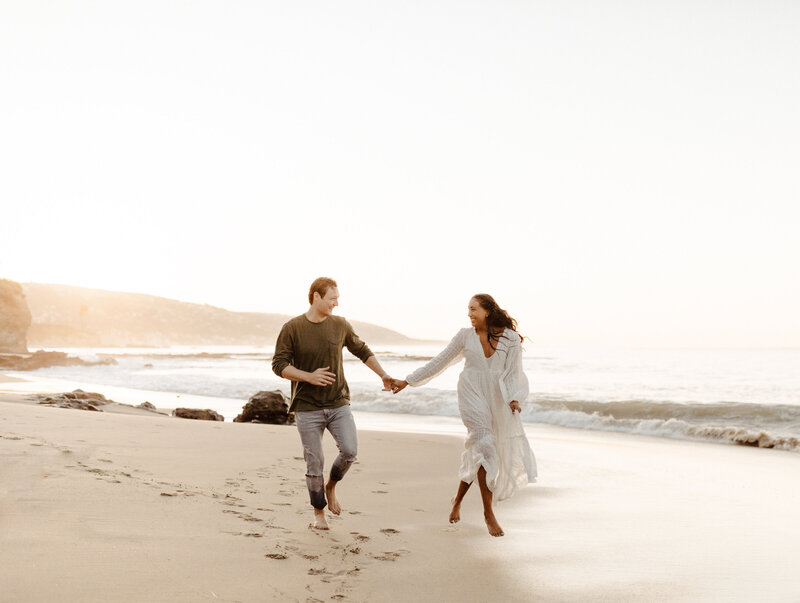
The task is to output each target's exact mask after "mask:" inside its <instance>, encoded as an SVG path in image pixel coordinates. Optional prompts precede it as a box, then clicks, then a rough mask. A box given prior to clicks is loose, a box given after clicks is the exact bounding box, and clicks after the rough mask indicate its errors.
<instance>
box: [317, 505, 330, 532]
mask: <svg viewBox="0 0 800 603" xmlns="http://www.w3.org/2000/svg"><path fill="white" fill-rule="evenodd" d="M314 529H315V530H330V528H329V527H328V520H327V519H325V509H314Z"/></svg>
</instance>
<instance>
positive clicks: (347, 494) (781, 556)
mask: <svg viewBox="0 0 800 603" xmlns="http://www.w3.org/2000/svg"><path fill="white" fill-rule="evenodd" d="M0 379H2V378H0ZM18 385H19V383H18V382H10V381H3V382H2V386H0V390H3V391H2V392H0V453H2V455H3V458H4V459H5V462H4V465H3V469H2V481H1V482H0V483H2V488H3V496H2V501H3V502H2V508H1V509H0V511H1V513H0V522H2V525H0V528H1V529H0V534H2V535H1V536H0V541H1V542H0V545H2V546H0V583H2V584H3V585H4V599H5V600H7V601H34V600H61V601H129V600H151V601H203V600H208V601H218V600H228V601H234V600H238V601H265V600H275V601H287V600H288V601H292V600H296V601H307V600H312V601H313V600H349V601H404V600H409V599H416V600H419V601H443V600H444V601H448V600H464V601H486V600H504V601H530V600H541V601H588V600H593V601H598V600H599V601H644V600H670V601H704V600H709V599H716V600H726V601H739V600H741V601H744V600H752V599H754V598H755V599H760V600H771V601H796V600H797V596H798V593H800V579H798V578H797V577H796V572H795V571H794V568H795V566H796V560H797V559H799V558H800V544H798V543H800V537H799V536H800V534H798V527H797V525H796V521H795V516H796V509H797V508H798V504H799V503H800V486H798V485H797V480H796V478H795V476H796V475H797V474H798V473H797V470H798V469H800V457H798V455H797V454H796V453H793V452H783V451H775V450H761V449H753V448H746V447H737V446H725V445H719V444H711V443H703V442H691V441H686V440H666V439H659V438H652V437H648V436H635V435H629V434H616V433H608V432H588V431H582V430H575V429H570V428H561V427H554V426H549V425H535V426H529V429H528V435H529V437H530V439H531V443H532V446H533V449H534V452H535V453H536V455H537V460H538V463H539V474H540V476H539V481H538V483H537V484H533V485H529V486H528V487H526V488H525V489H523V490H522V491H521V492H519V493H518V494H517V495H515V496H514V497H513V498H512V499H510V500H508V501H504V502H502V503H500V504H499V505H498V506H497V509H496V512H497V516H498V519H499V521H500V523H501V525H502V526H503V528H504V530H505V532H506V536H505V537H503V538H499V539H493V538H491V537H490V536H489V535H488V534H487V533H486V528H485V526H484V525H483V521H482V515H481V510H480V503H479V500H478V496H477V494H476V493H474V492H470V493H469V494H468V496H467V498H466V500H465V504H464V506H463V511H462V522H461V523H459V524H457V525H450V524H448V523H447V514H448V511H449V503H448V501H449V500H450V498H451V497H452V495H453V494H454V492H455V488H456V486H457V477H456V472H457V467H458V459H459V455H460V453H461V450H462V447H463V426H459V425H458V423H457V422H456V421H454V420H451V419H447V418H443V417H437V418H436V419H437V420H438V422H439V424H438V425H437V424H432V423H431V422H429V421H425V420H423V419H424V418H421V417H408V416H398V417H393V416H391V415H388V414H383V413H376V414H377V415H378V416H372V413H356V420H357V423H358V425H359V436H360V450H359V462H358V463H357V464H356V465H355V466H354V467H353V469H352V471H351V473H350V474H349V475H348V476H347V477H346V479H345V481H343V482H342V484H341V486H340V490H339V492H340V499H341V502H342V504H343V507H344V511H343V513H342V516H341V517H334V518H333V519H332V520H331V527H332V529H331V531H330V533H321V532H318V531H316V530H311V529H309V527H308V525H309V523H310V521H311V516H312V513H311V509H310V506H309V504H308V500H307V492H306V490H305V480H304V477H303V473H304V462H303V460H302V449H301V447H300V443H299V438H298V437H297V434H296V430H295V429H294V428H291V427H285V426H273V425H257V424H237V423H229V422H225V423H220V422H206V421H191V420H184V419H176V418H174V417H166V416H162V415H157V414H154V413H147V414H142V413H139V414H122V413H113V412H103V413H95V412H85V411H79V410H72V409H60V408H51V407H47V406H40V405H38V404H36V403H35V402H34V401H32V400H30V399H29V396H30V392H22V393H13V392H12V391H9V390H12V389H14V387H15V386H18ZM142 412H143V413H146V411H142ZM325 453H326V457H327V459H328V460H327V464H326V465H327V466H329V464H330V461H332V459H333V458H334V456H335V453H336V451H335V447H334V445H333V442H332V440H331V438H329V437H326V438H325Z"/></svg>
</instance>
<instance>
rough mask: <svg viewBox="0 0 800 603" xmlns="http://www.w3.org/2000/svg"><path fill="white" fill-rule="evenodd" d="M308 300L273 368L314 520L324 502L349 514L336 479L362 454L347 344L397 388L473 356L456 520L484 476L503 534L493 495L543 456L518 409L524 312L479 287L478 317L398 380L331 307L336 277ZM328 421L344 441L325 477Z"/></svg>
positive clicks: (321, 282) (524, 386)
mask: <svg viewBox="0 0 800 603" xmlns="http://www.w3.org/2000/svg"><path fill="white" fill-rule="evenodd" d="M308 301H309V309H308V311H306V312H305V313H303V314H301V315H300V316H296V317H295V318H292V319H291V320H289V321H288V322H287V323H286V324H284V325H283V328H282V329H281V332H280V334H279V335H278V340H277V342H276V344H275V354H274V356H273V359H272V370H273V371H274V372H275V374H276V375H278V376H279V377H283V378H285V379H289V380H290V381H291V382H292V402H291V407H290V411H292V412H295V417H296V420H297V430H298V432H299V433H300V439H301V441H302V444H303V453H304V457H305V461H306V485H307V486H308V492H309V496H310V499H311V505H312V506H313V507H314V515H315V521H314V524H313V526H314V527H315V528H317V529H321V530H327V529H328V523H327V521H326V518H325V507H326V506H327V507H328V509H329V510H330V512H331V513H334V514H336V515H338V514H339V513H341V506H340V505H339V502H338V500H337V498H336V485H337V484H338V483H339V482H340V481H341V480H342V478H343V477H344V475H345V473H347V470H348V469H349V468H350V465H352V464H353V462H354V461H355V460H356V452H357V448H358V437H357V433H356V426H355V422H354V420H353V415H352V413H351V412H350V391H349V389H348V387H347V381H346V380H345V378H344V373H343V371H342V349H343V348H344V347H347V349H348V350H349V351H350V352H351V353H352V354H353V355H354V356H356V357H357V358H359V359H360V360H361V361H362V362H364V364H366V365H367V366H368V367H369V368H370V369H371V370H372V371H373V372H375V373H376V374H377V375H378V376H380V378H381V380H382V381H383V386H384V390H385V391H392V392H393V393H395V394H397V393H398V392H400V391H402V390H403V389H404V388H405V387H407V386H408V385H411V386H412V387H416V386H420V385H424V384H425V383H427V382H428V381H430V380H431V379H433V378H434V377H436V376H437V375H439V374H441V373H442V372H443V371H444V370H445V369H447V368H448V367H449V366H451V365H453V364H455V363H456V362H459V361H460V360H462V359H464V360H465V364H464V370H463V371H462V372H461V375H460V376H459V379H458V410H459V414H460V415H461V420H462V421H463V422H464V426H465V427H466V428H467V440H466V442H465V445H464V452H463V454H462V455H461V467H460V469H459V474H458V477H459V479H460V481H459V484H458V491H457V493H456V496H455V498H453V500H452V509H451V511H450V518H449V519H450V522H451V523H456V522H457V521H459V520H460V518H461V517H460V512H461V501H462V500H463V498H464V496H465V495H466V493H467V491H468V490H469V488H470V486H471V485H472V483H473V482H474V481H475V480H476V479H477V481H478V486H479V488H480V493H481V500H482V502H483V513H484V519H485V521H486V526H487V528H488V530H489V534H491V535H492V536H502V535H503V529H502V528H501V527H500V524H499V523H498V522H497V518H496V517H495V515H494V511H493V509H492V501H493V499H494V500H503V499H505V498H508V497H510V496H511V495H512V494H513V493H514V492H515V491H516V490H517V489H518V488H521V487H522V486H524V485H525V484H528V483H532V482H534V481H536V460H535V458H534V456H533V451H532V450H531V447H530V444H529V443H528V439H527V437H526V436H525V432H524V430H523V427H522V420H521V418H520V416H519V413H520V412H521V407H520V403H521V402H523V401H524V400H525V399H526V398H527V396H528V379H527V377H526V376H525V373H524V372H523V370H522V345H521V344H522V337H521V336H520V335H519V334H518V333H517V330H516V329H517V323H516V321H515V320H514V319H513V318H511V317H510V316H509V315H508V313H507V312H506V311H505V310H503V309H502V308H500V307H499V306H498V305H497V303H496V302H495V301H494V299H493V298H492V296H491V295H487V294H478V295H474V296H473V297H472V298H471V299H470V300H469V305H468V316H469V319H470V322H471V326H470V327H467V328H464V329H461V330H460V331H459V332H458V333H456V335H455V337H453V339H452V340H451V341H450V343H449V344H448V345H447V347H445V349H444V350H442V351H441V352H440V353H439V354H438V355H437V356H436V357H435V358H433V359H432V360H430V361H429V362H428V363H427V364H425V365H424V366H421V367H420V368H418V369H417V370H415V371H414V372H412V373H411V374H410V375H408V376H407V377H406V378H405V379H402V380H400V379H393V378H392V377H390V376H389V375H388V374H387V373H386V371H384V370H383V368H382V367H381V365H380V363H379V362H378V360H377V358H376V357H375V355H374V354H373V353H372V352H371V351H370V349H369V347H368V346H367V344H366V343H364V342H363V341H362V340H361V339H359V337H358V335H356V334H355V332H354V331H353V327H352V326H351V325H350V323H349V322H347V321H346V320H345V319H344V318H342V317H339V316H334V315H333V310H334V308H336V306H338V305H339V289H338V286H337V284H336V281H334V280H333V279H330V278H326V277H321V278H318V279H316V280H315V281H314V282H313V283H312V284H311V288H310V290H309V293H308ZM325 429H327V430H328V431H329V432H330V433H331V435H332V436H333V437H334V439H335V441H336V445H337V447H338V449H339V455H338V456H337V457H336V460H335V461H334V463H333V465H332V467H331V470H330V476H329V479H328V481H327V482H325V479H324V474H323V461H324V459H323V453H322V435H323V433H324V431H325Z"/></svg>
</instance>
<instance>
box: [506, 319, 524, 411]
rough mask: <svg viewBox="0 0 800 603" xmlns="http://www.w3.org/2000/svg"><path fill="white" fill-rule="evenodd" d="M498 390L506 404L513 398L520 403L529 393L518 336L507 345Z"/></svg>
mask: <svg viewBox="0 0 800 603" xmlns="http://www.w3.org/2000/svg"><path fill="white" fill-rule="evenodd" d="M514 335H516V333H515V334H514ZM500 391H501V392H502V394H503V400H504V401H505V403H506V404H510V403H511V402H512V401H513V400H516V401H517V402H519V403H520V404H522V403H523V402H525V399H526V398H527V397H528V394H529V393H530V389H529V385H528V377H526V376H525V371H523V369H522V343H521V342H520V340H519V336H516V337H514V339H513V341H512V342H511V343H510V344H509V346H508V354H507V355H506V361H505V365H504V370H503V374H502V375H501V376H500Z"/></svg>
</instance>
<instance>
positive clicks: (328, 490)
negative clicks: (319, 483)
mask: <svg viewBox="0 0 800 603" xmlns="http://www.w3.org/2000/svg"><path fill="white" fill-rule="evenodd" d="M325 498H327V499H328V510H329V511H330V512H331V513H333V514H334V515H339V514H340V513H341V512H342V507H341V506H340V505H339V501H338V500H336V482H335V481H333V480H332V479H329V480H328V483H327V484H325Z"/></svg>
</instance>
